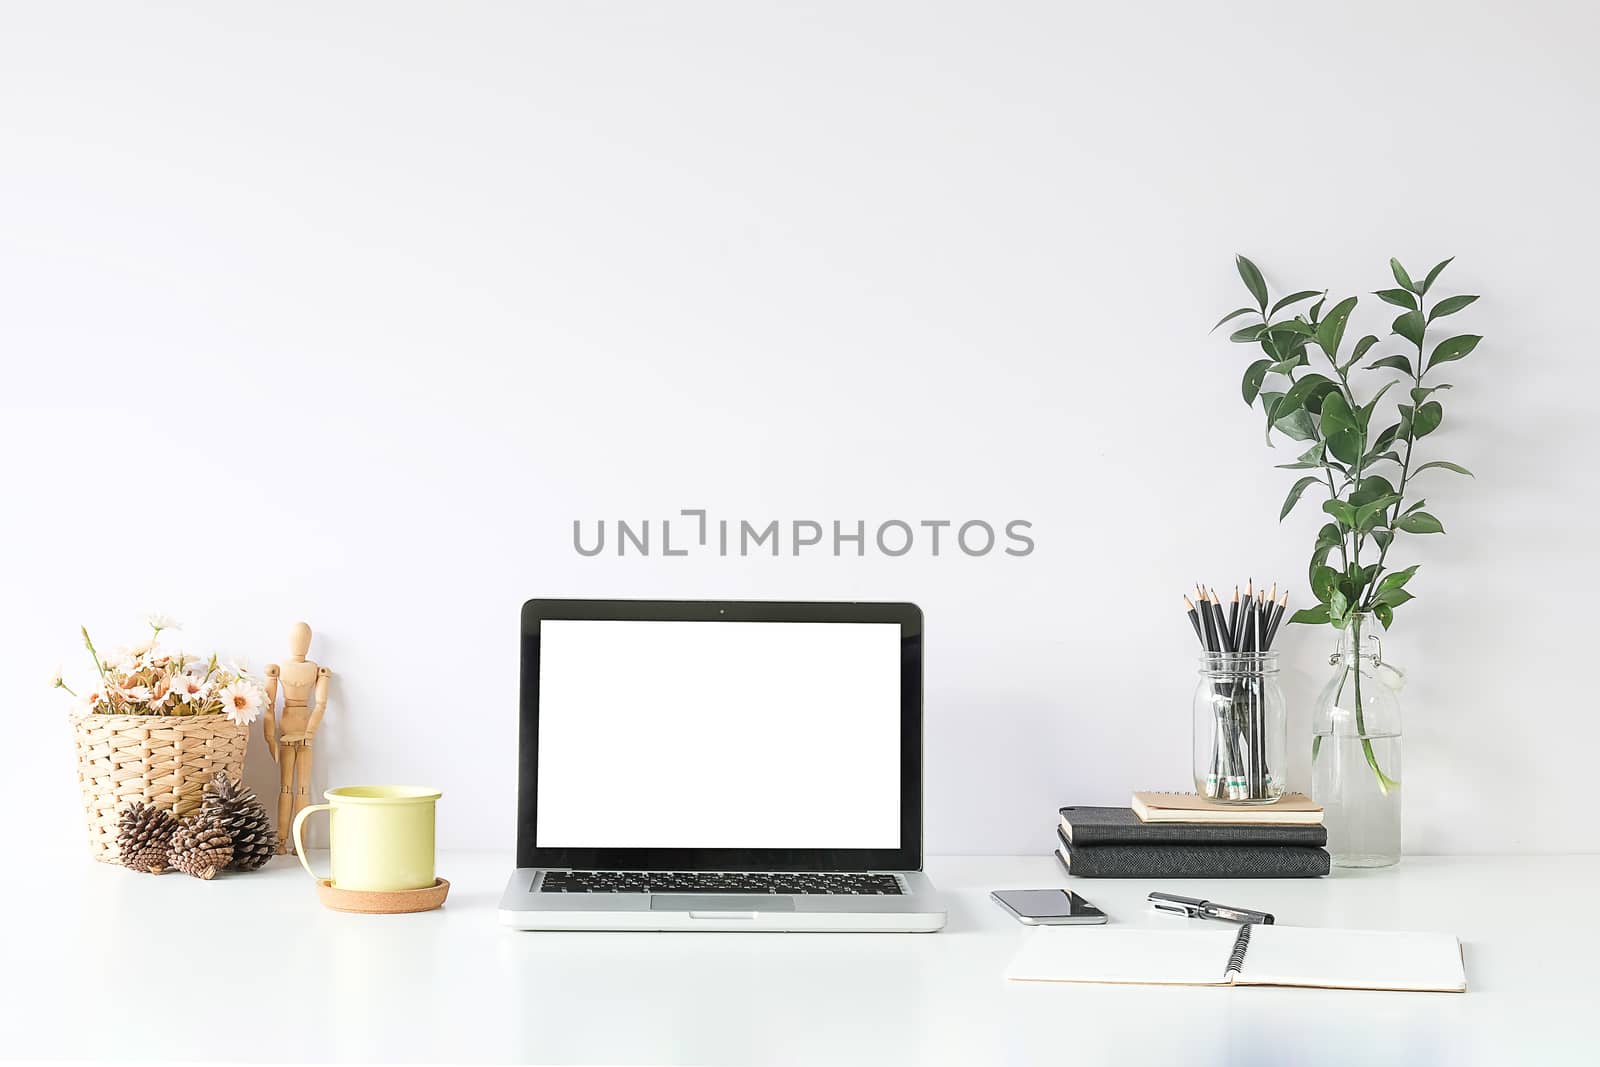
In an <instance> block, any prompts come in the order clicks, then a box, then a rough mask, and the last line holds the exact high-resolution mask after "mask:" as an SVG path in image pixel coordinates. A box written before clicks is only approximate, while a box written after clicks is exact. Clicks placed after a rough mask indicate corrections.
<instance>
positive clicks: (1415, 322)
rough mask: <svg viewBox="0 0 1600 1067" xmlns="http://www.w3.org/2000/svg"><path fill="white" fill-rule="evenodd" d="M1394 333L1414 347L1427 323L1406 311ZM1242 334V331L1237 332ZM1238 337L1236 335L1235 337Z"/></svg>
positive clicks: (1395, 324) (1418, 312)
mask: <svg viewBox="0 0 1600 1067" xmlns="http://www.w3.org/2000/svg"><path fill="white" fill-rule="evenodd" d="M1393 325H1394V332H1395V333H1397V334H1399V335H1400V336H1401V337H1404V338H1405V339H1406V340H1407V341H1410V342H1411V343H1412V344H1414V345H1420V344H1422V331H1423V330H1424V329H1425V328H1426V327H1427V325H1428V324H1427V322H1426V321H1425V320H1424V319H1423V317H1422V312H1420V311H1408V312H1406V313H1405V314H1404V315H1401V316H1399V317H1398V318H1396V319H1395V320H1394V324H1393ZM1239 332H1240V333H1243V332H1244V331H1243V330H1240V331H1239ZM1235 336H1236V337H1237V336H1238V335H1237V334H1236V335H1235Z"/></svg>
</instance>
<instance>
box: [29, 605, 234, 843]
mask: <svg viewBox="0 0 1600 1067" xmlns="http://www.w3.org/2000/svg"><path fill="white" fill-rule="evenodd" d="M148 622H149V624H150V636H149V637H147V638H145V639H144V640H143V641H140V642H139V643H138V644H136V645H133V646H131V647H129V648H124V649H118V650H116V651H110V652H107V653H106V654H104V655H102V654H101V652H100V651H99V650H98V649H97V648H95V645H94V642H93V641H92V640H90V638H89V632H88V630H87V629H85V630H83V631H82V633H83V643H84V647H85V648H87V649H88V651H89V658H90V660H91V661H92V663H93V665H94V673H93V674H92V675H90V676H89V678H88V679H87V680H86V681H84V682H83V683H81V684H79V685H76V686H74V685H70V684H68V683H67V681H66V680H65V679H64V678H63V677H62V675H61V673H60V672H59V671H58V672H57V673H56V674H55V676H54V677H53V678H52V679H51V684H52V685H53V687H54V688H57V689H60V690H62V691H63V692H65V693H66V694H67V695H68V696H69V697H71V698H72V701H73V715H72V723H73V729H74V732H75V735H76V743H77V752H78V786H79V789H80V791H81V793H82V795H83V807H84V815H85V817H86V818H87V821H88V829H89V848H90V851H91V852H92V853H93V855H94V857H95V859H98V860H101V861H104V862H107V863H115V862H117V860H118V857H117V820H118V817H119V815H120V814H121V812H122V811H123V810H124V809H126V808H127V807H128V806H129V805H130V804H132V803H133V802H134V801H141V802H143V803H145V804H147V805H153V806H155V807H159V808H164V809H166V810H167V811H170V812H171V813H172V814H173V815H174V816H176V817H179V818H181V817H183V816H186V815H189V814H191V813H192V812H194V811H195V810H196V809H197V808H198V807H199V806H200V800H201V797H202V795H203V793H204V791H205V786H206V783H207V782H209V781H211V780H212V778H213V777H214V776H215V775H216V774H217V772H218V771H223V772H226V773H227V775H228V776H229V777H230V778H231V779H235V780H237V779H238V778H240V777H241V776H242V775H243V773H244V754H245V746H246V743H247V742H248V740H249V737H250V724H251V723H253V722H254V721H255V720H256V719H257V718H258V717H259V716H260V715H261V711H262V708H263V707H264V705H265V703H266V691H265V689H264V688H263V687H262V686H261V683H260V682H259V681H257V680H256V679H255V678H254V677H253V676H251V675H250V673H249V671H248V670H247V669H246V668H245V667H243V666H241V665H238V664H226V665H225V664H223V663H222V662H221V661H220V660H219V658H218V657H217V656H216V655H211V656H208V657H200V656H191V655H189V654H187V653H184V652H181V651H177V650H174V649H169V648H167V647H166V646H165V642H164V641H163V640H162V634H163V632H165V631H168V630H173V629H176V627H175V626H174V624H173V623H172V621H171V620H170V619H166V618H164V617H161V616H153V617H151V618H150V619H149V620H148Z"/></svg>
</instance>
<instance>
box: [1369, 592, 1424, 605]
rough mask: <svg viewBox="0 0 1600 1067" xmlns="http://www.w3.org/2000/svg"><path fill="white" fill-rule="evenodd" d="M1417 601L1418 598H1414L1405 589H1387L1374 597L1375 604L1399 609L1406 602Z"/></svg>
mask: <svg viewBox="0 0 1600 1067" xmlns="http://www.w3.org/2000/svg"><path fill="white" fill-rule="evenodd" d="M1415 599H1416V597H1414V596H1412V595H1411V594H1410V593H1408V592H1406V591H1405V590H1404V589H1386V590H1384V591H1383V592H1381V593H1379V594H1378V595H1377V596H1376V597H1374V598H1373V601H1374V603H1378V604H1383V605H1385V606H1387V607H1390V608H1397V607H1399V606H1400V605H1401V604H1404V603H1405V602H1406V601H1408V600H1415Z"/></svg>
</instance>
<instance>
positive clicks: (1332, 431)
mask: <svg viewBox="0 0 1600 1067" xmlns="http://www.w3.org/2000/svg"><path fill="white" fill-rule="evenodd" d="M1361 436H1362V434H1361V428H1360V427H1359V426H1358V425H1357V424H1356V418H1355V413H1354V412H1352V411H1351V410H1350V405H1349V403H1348V402H1347V401H1346V400H1345V398H1344V394H1343V393H1340V392H1338V391H1334V392H1331V393H1329V394H1328V395H1327V396H1326V397H1324V398H1323V401H1322V437H1323V440H1325V441H1326V442H1327V443H1328V451H1329V452H1330V453H1332V454H1333V457H1334V458H1335V459H1341V460H1343V461H1344V462H1346V463H1356V462H1358V461H1359V460H1360V459H1361Z"/></svg>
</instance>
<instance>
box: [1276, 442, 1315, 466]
mask: <svg viewBox="0 0 1600 1067" xmlns="http://www.w3.org/2000/svg"><path fill="white" fill-rule="evenodd" d="M1276 466H1277V468H1278V469H1279V470H1281V471H1304V470H1314V469H1318V468H1320V467H1321V466H1322V442H1320V441H1319V442H1317V443H1316V444H1314V445H1312V446H1311V447H1310V448H1308V449H1306V451H1305V454H1304V455H1302V456H1301V457H1300V458H1299V459H1297V460H1295V461H1294V462H1293V463H1279V464H1276Z"/></svg>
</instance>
